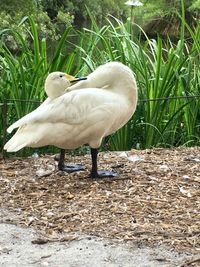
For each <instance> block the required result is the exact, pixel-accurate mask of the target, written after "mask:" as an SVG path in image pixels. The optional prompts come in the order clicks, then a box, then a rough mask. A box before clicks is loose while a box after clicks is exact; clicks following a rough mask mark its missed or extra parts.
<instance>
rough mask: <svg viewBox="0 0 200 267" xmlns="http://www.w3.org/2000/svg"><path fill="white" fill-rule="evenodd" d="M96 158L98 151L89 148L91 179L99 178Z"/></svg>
mask: <svg viewBox="0 0 200 267" xmlns="http://www.w3.org/2000/svg"><path fill="white" fill-rule="evenodd" d="M97 156H98V150H97V149H96V148H91V158H92V170H91V173H90V177H92V178H96V177H99V174H98V172H97Z"/></svg>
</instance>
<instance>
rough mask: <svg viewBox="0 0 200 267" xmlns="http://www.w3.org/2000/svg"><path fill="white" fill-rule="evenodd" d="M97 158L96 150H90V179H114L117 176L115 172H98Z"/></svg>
mask: <svg viewBox="0 0 200 267" xmlns="http://www.w3.org/2000/svg"><path fill="white" fill-rule="evenodd" d="M97 156H98V150H97V149H96V148H91V158H92V170H91V173H90V177H92V178H103V177H116V176H118V174H117V173H116V172H111V171H106V170H105V171H104V170H101V171H98V167H97Z"/></svg>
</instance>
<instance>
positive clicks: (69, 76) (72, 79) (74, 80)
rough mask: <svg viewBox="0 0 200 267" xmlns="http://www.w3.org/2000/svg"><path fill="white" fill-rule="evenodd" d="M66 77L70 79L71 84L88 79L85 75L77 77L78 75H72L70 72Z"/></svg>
mask: <svg viewBox="0 0 200 267" xmlns="http://www.w3.org/2000/svg"><path fill="white" fill-rule="evenodd" d="M66 77H67V79H68V80H69V81H70V83H71V84H73V83H76V82H79V81H84V80H87V78H85V77H77V78H76V77H74V76H71V75H69V74H66Z"/></svg>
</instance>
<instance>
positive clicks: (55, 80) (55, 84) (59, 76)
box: [45, 71, 86, 99]
mask: <svg viewBox="0 0 200 267" xmlns="http://www.w3.org/2000/svg"><path fill="white" fill-rule="evenodd" d="M85 79H86V78H75V77H73V76H71V75H69V74H66V73H64V72H60V71H55V72H52V73H50V74H49V75H48V76H47V78H46V80H45V92H46V94H47V95H48V97H50V98H51V99H54V98H56V97H59V96H61V95H63V94H64V93H65V90H66V89H67V88H68V87H69V86H71V85H72V84H73V83H74V82H78V81H81V80H85Z"/></svg>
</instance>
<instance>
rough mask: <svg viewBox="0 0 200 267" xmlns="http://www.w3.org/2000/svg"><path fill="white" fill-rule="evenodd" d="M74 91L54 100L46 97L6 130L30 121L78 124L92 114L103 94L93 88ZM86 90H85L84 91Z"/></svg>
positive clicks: (10, 130) (9, 130)
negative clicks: (39, 104) (44, 100)
mask: <svg viewBox="0 0 200 267" xmlns="http://www.w3.org/2000/svg"><path fill="white" fill-rule="evenodd" d="M88 90H89V89H85V90H81V91H74V92H70V93H66V94H65V95H62V96H60V97H58V98H56V99H54V100H49V99H47V100H48V101H47V100H46V102H44V103H43V104H42V105H41V106H39V107H38V108H37V109H35V110H34V111H32V112H31V113H29V114H27V115H25V116H24V117H22V118H21V119H19V120H18V121H16V122H15V123H14V124H12V125H11V126H10V127H9V128H8V129H7V131H8V132H12V130H13V129H15V128H19V127H21V126H23V125H27V124H32V123H36V122H37V123H59V122H61V123H67V124H71V125H76V124H80V123H82V122H83V121H84V119H85V117H87V116H88V114H92V113H93V111H94V110H96V109H97V107H98V106H99V105H100V106H101V104H102V100H103V99H102V98H105V97H106V96H104V95H101V94H100V95H99V94H98V93H99V92H98V93H95V91H96V90H95V89H91V91H90V92H89V93H88ZM97 90H98V91H99V89H97ZM86 91H87V92H86Z"/></svg>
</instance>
